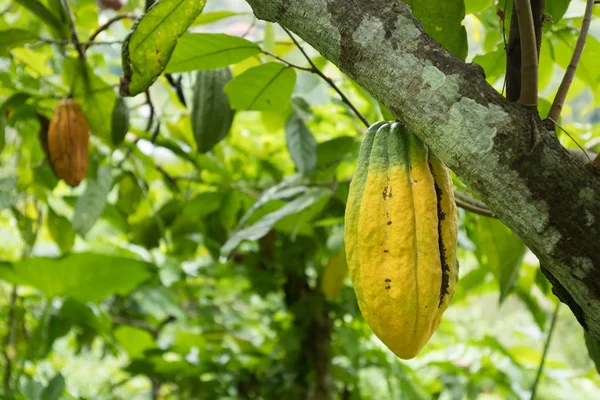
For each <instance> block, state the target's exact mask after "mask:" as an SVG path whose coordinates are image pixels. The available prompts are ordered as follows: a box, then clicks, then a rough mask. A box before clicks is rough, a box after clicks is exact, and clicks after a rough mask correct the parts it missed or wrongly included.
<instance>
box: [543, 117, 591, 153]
mask: <svg viewBox="0 0 600 400" xmlns="http://www.w3.org/2000/svg"><path fill="white" fill-rule="evenodd" d="M559 112H560V111H559ZM547 119H548V120H550V122H552V123H553V124H554V125H556V126H558V127H559V128H560V130H561V131H563V132H564V133H566V134H567V136H568V137H569V138H570V139H571V140H572V141H573V143H575V144H576V145H577V147H579V148H580V149H581V151H583V153H584V154H585V156H586V157H587V158H588V160H590V162H592V159H591V158H590V156H588V153H587V151H585V149H584V148H583V147H582V146H581V145H580V144H579V143H578V142H577V140H575V138H573V136H571V134H570V133H569V132H567V130H566V129H565V128H563V127H562V126H561V125H560V124H559V123H558V122H556V121H555V120H554V119H553V118H551V117H548V118H547Z"/></svg>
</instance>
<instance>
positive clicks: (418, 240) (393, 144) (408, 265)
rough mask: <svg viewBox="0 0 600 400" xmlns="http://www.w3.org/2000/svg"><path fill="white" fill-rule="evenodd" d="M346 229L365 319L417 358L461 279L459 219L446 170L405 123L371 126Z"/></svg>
mask: <svg viewBox="0 0 600 400" xmlns="http://www.w3.org/2000/svg"><path fill="white" fill-rule="evenodd" d="M344 229H345V232H344V242H345V247H346V256H347V257H346V258H347V260H348V269H349V270H350V277H351V279H352V282H353V285H354V290H355V292H356V297H357V299H358V305H359V307H360V310H361V313H362V314H363V316H364V318H365V321H366V322H367V323H368V324H369V326H370V327H371V329H372V330H373V332H374V333H375V334H376V335H377V336H378V337H379V338H380V339H381V341H382V342H383V343H384V344H385V345H386V346H387V347H388V348H389V349H390V350H391V351H393V352H394V353H395V354H396V355H397V356H398V357H400V358H404V359H410V358H413V357H415V356H416V355H417V354H418V353H419V352H420V351H421V349H422V348H423V346H424V345H425V344H426V343H427V342H428V341H429V339H430V338H431V335H432V334H433V333H434V332H435V330H436V329H437V327H438V325H439V323H440V321H441V318H442V314H443V312H444V311H445V310H446V308H447V307H448V304H449V302H450V299H451V298H452V296H453V294H454V286H455V284H456V280H457V268H458V264H457V260H456V245H457V213H456V205H455V203H454V194H453V190H452V180H451V177H450V174H449V171H448V169H447V167H446V166H445V165H444V164H442V162H441V161H440V160H439V159H437V158H436V157H435V156H434V155H433V154H432V153H431V152H429V150H428V148H427V147H426V146H425V144H423V142H421V141H420V140H419V138H418V137H417V136H415V135H414V134H412V133H410V132H409V131H408V129H407V128H406V127H405V126H404V125H402V124H400V123H383V122H380V123H377V124H375V125H373V126H371V127H370V128H369V130H368V131H367V134H366V136H365V138H364V140H363V143H362V145H361V149H360V152H359V159H358V165H357V169H356V172H355V173H354V177H353V179H352V183H351V185H350V192H349V196H348V203H347V205H346V216H345V228H344Z"/></svg>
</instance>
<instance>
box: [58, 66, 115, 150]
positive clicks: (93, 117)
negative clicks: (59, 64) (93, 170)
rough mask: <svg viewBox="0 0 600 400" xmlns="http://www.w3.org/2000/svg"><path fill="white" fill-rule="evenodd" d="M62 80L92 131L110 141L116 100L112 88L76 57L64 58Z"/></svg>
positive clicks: (106, 141)
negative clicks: (79, 106) (76, 101)
mask: <svg viewBox="0 0 600 400" xmlns="http://www.w3.org/2000/svg"><path fill="white" fill-rule="evenodd" d="M63 82H64V83H65V85H66V86H67V87H69V88H70V89H71V93H72V94H73V97H75V98H76V99H77V100H78V103H79V104H80V105H81V108H82V110H83V113H84V114H85V119H86V120H87V123H88V125H89V126H90V130H91V131H92V133H94V134H95V135H96V136H98V137H100V139H101V140H102V141H104V142H105V143H111V131H112V129H111V123H110V121H111V116H112V110H113V108H114V106H115V102H116V101H117V95H116V94H115V91H114V89H113V88H112V87H111V86H110V85H109V84H108V83H106V82H104V80H102V78H100V77H99V76H97V75H96V74H94V71H93V70H92V68H91V67H90V66H89V65H88V64H87V63H86V62H85V61H83V60H80V59H78V58H66V59H65V61H64V64H63Z"/></svg>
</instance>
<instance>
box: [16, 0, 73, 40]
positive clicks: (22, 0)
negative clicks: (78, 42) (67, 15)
mask: <svg viewBox="0 0 600 400" xmlns="http://www.w3.org/2000/svg"><path fill="white" fill-rule="evenodd" d="M15 2H16V3H18V4H20V5H22V6H23V7H25V8H27V9H28V10H29V11H31V12H32V13H33V14H35V16H37V17H38V18H39V19H41V20H42V21H43V22H44V23H45V24H46V25H48V27H50V29H51V30H52V32H53V33H54V35H56V36H57V37H60V38H61V39H67V38H68V35H69V33H68V32H69V28H68V25H67V24H65V22H66V21H61V20H59V18H58V17H57V15H56V14H55V13H53V12H51V11H50V10H49V9H48V8H46V6H44V4H42V3H41V2H40V1H38V0H15ZM61 15H62V13H61Z"/></svg>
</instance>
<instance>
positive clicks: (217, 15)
mask: <svg viewBox="0 0 600 400" xmlns="http://www.w3.org/2000/svg"><path fill="white" fill-rule="evenodd" d="M236 15H240V13H236V12H233V11H215V12H205V13H202V14H200V15H199V16H198V18H196V20H195V21H194V23H193V24H192V26H197V25H207V24H212V23H213V22H217V21H220V20H222V19H225V18H229V17H235V16H236Z"/></svg>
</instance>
